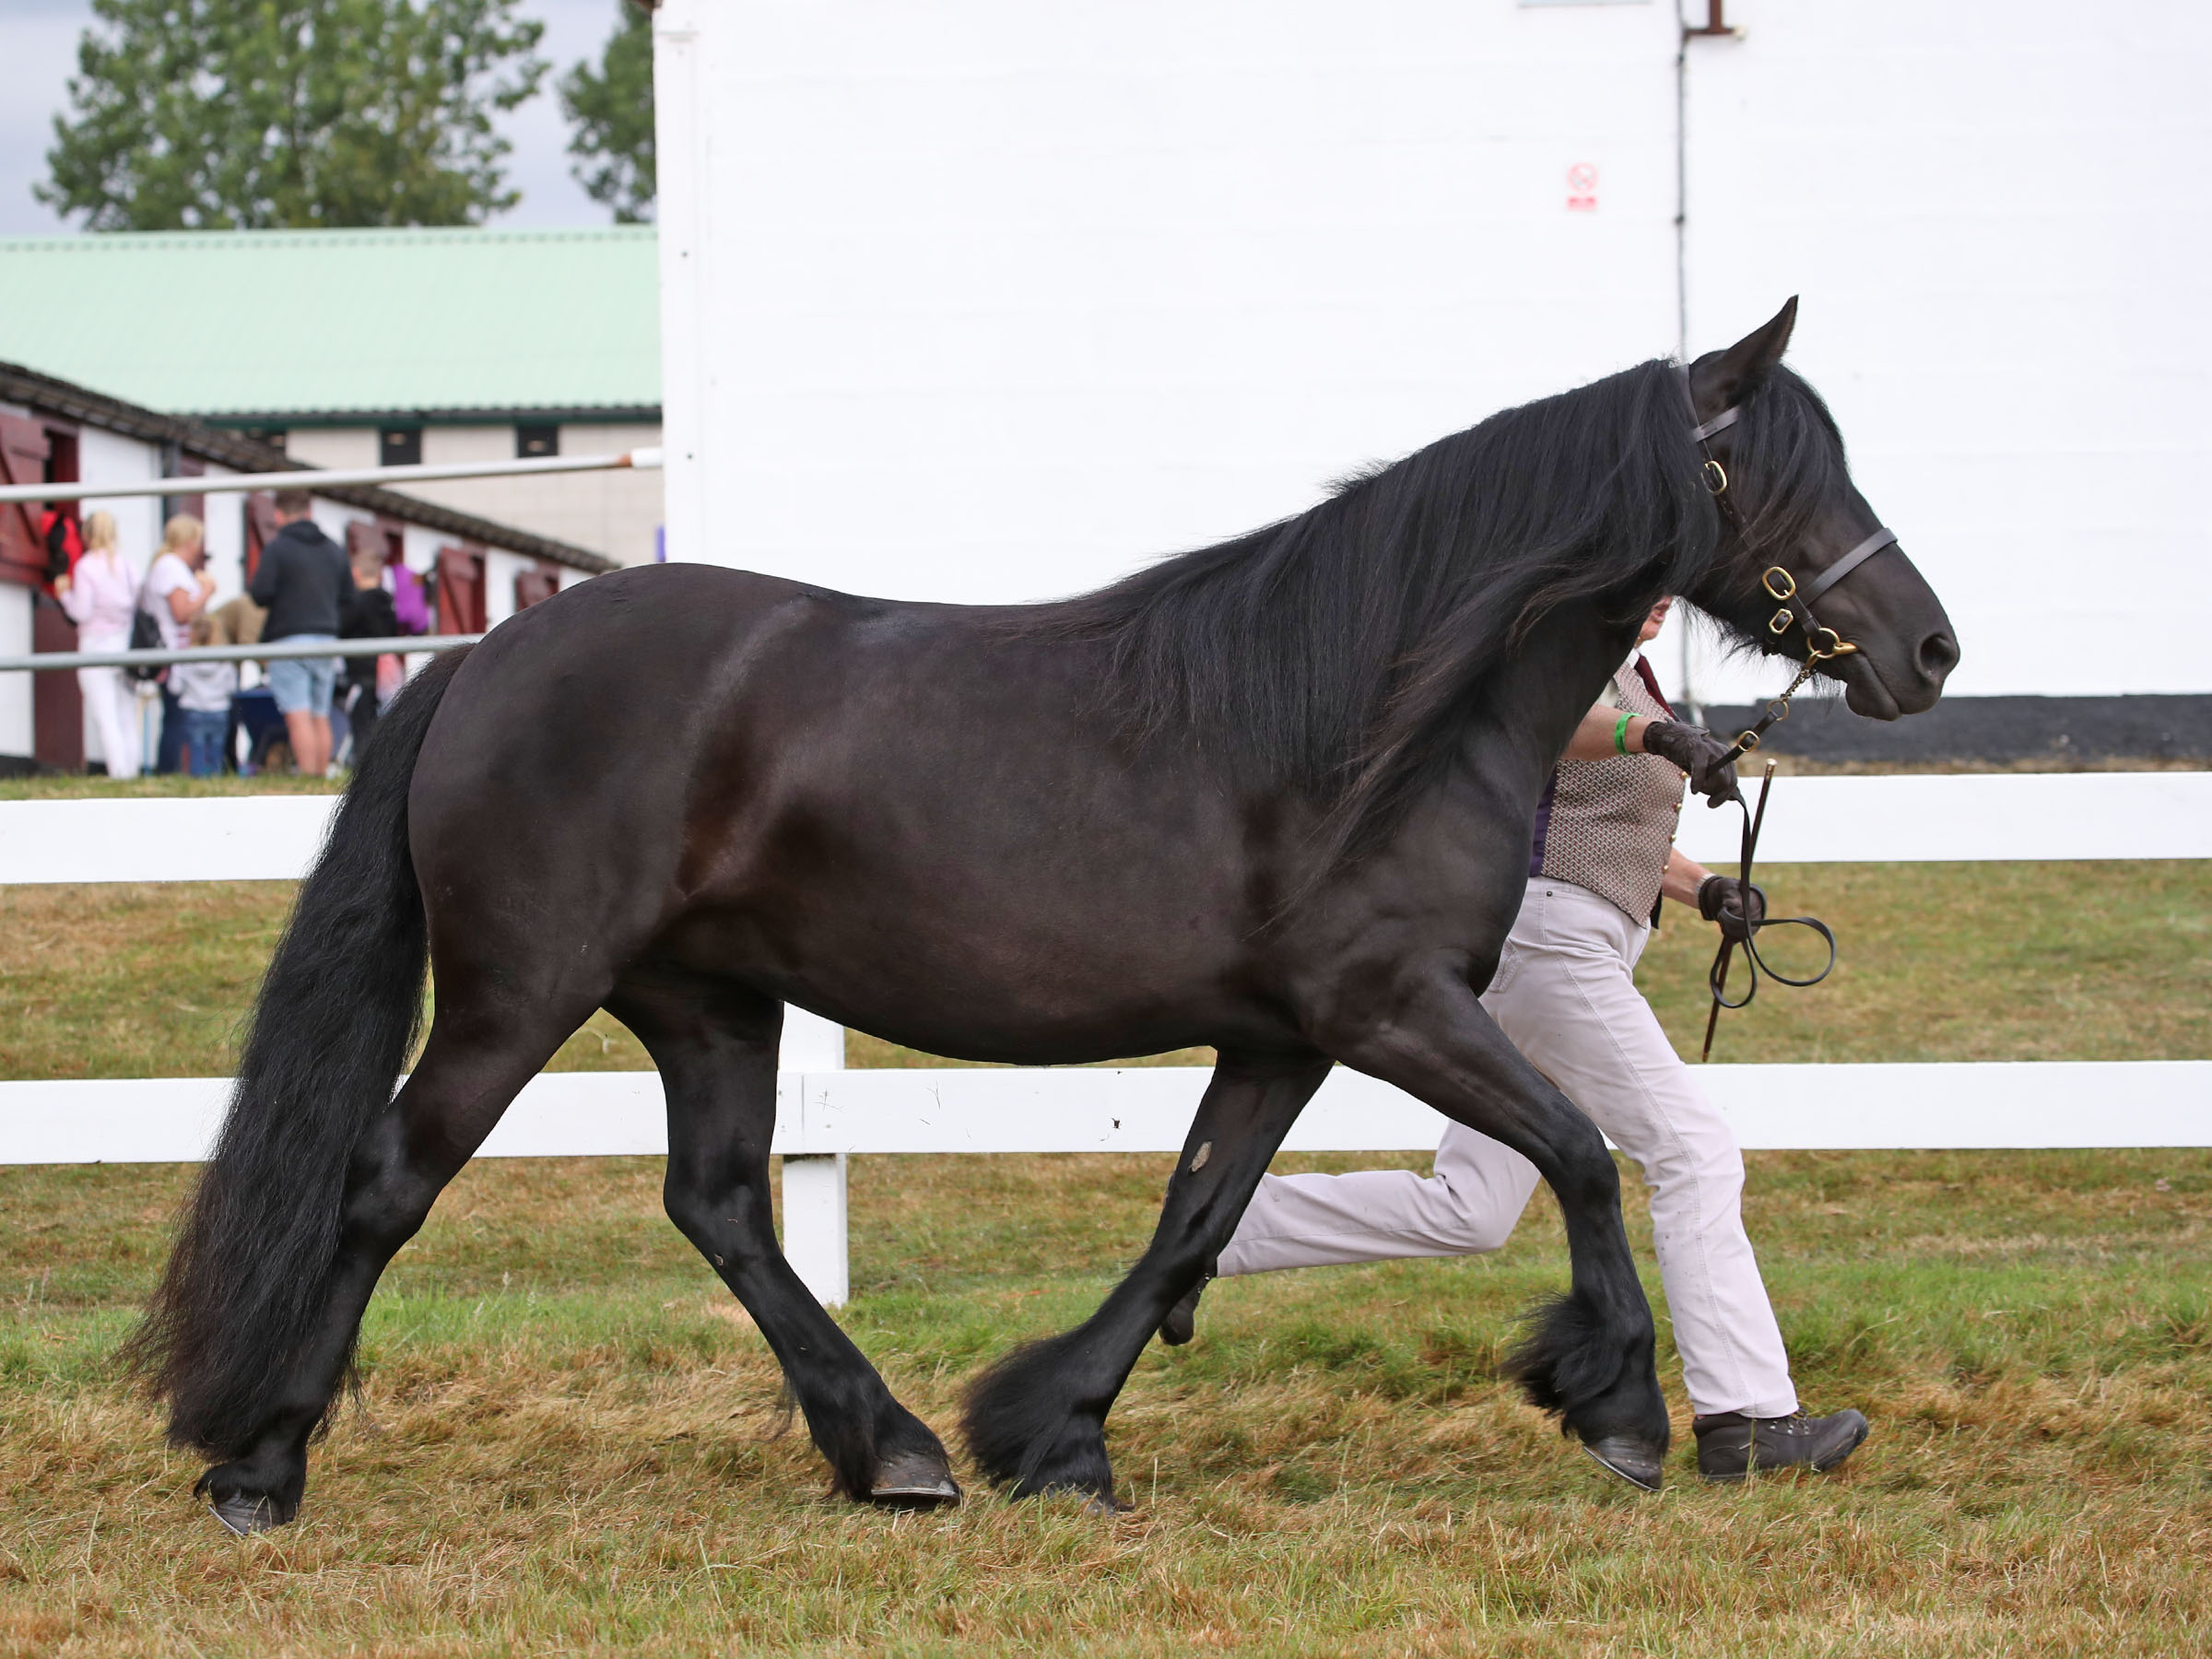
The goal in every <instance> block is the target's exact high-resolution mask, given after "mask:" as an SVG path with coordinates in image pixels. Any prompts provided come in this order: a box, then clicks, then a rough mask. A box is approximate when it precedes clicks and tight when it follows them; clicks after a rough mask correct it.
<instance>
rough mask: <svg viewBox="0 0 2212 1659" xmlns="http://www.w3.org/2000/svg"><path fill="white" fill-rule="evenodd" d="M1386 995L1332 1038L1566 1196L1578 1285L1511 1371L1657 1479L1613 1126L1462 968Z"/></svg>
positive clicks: (1549, 1406) (1593, 1439)
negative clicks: (1540, 1066)
mask: <svg viewBox="0 0 2212 1659" xmlns="http://www.w3.org/2000/svg"><path fill="white" fill-rule="evenodd" d="M1380 1002H1381V1004H1382V1007H1381V1008H1380V1009H1379V1010H1373V1011H1371V1012H1370V1013H1369V1014H1368V1015H1367V1016H1366V1017H1363V1018H1354V1019H1347V1020H1337V1021H1332V1022H1331V1024H1332V1027H1333V1029H1332V1030H1330V1032H1329V1034H1328V1036H1327V1037H1326V1038H1325V1039H1324V1047H1326V1048H1327V1049H1328V1050H1329V1052H1330V1053H1333V1054H1334V1055H1335V1057H1336V1058H1337V1059H1339V1060H1341V1061H1343V1062H1344V1063H1345V1064H1346V1065H1351V1066H1354V1067H1356V1068H1358V1069H1359V1070H1360V1071H1363V1072H1366V1073H1368V1074H1369V1075H1370V1076H1371V1077H1381V1078H1382V1079H1383V1080H1384V1081H1385V1082H1389V1083H1394V1084H1396V1085H1397V1086H1398V1087H1399V1088H1403V1089H1404V1090H1406V1093H1408V1094H1410V1095H1412V1096H1413V1097H1414V1098H1415V1099H1417V1100H1423V1101H1426V1102H1427V1103H1428V1104H1429V1105H1430V1106H1433V1107H1435V1108H1436V1110H1437V1111H1439V1112H1442V1113H1443V1114H1444V1115H1445V1116H1446V1117H1449V1118H1452V1119H1454V1120H1455V1121H1457V1122H1459V1123H1462V1124H1465V1125H1466V1126H1467V1127H1468V1128H1470V1129H1473V1130H1476V1131H1477V1132H1478V1133H1480V1134H1483V1135H1488V1136H1489V1137H1490V1138H1491V1139H1493V1140H1497V1141H1501V1142H1503V1143H1504V1144H1505V1145H1506V1146H1508V1147H1512V1149H1513V1150H1514V1151H1516V1152H1518V1153H1520V1154H1521V1155H1522V1156H1523V1157H1524V1158H1526V1159H1528V1160H1529V1161H1530V1162H1531V1163H1533V1164H1535V1166H1536V1170H1537V1172H1538V1173H1540V1174H1541V1175H1542V1176H1543V1177H1544V1179H1545V1181H1546V1182H1547V1183H1549V1185H1550V1187H1551V1190H1552V1192H1553V1193H1554V1194H1557V1195H1558V1197H1559V1209H1560V1212H1561V1214H1562V1215H1563V1216H1564V1218H1565V1219H1566V1223H1567V1247H1568V1254H1569V1258H1570V1261H1571V1266H1572V1272H1573V1282H1572V1286H1571V1288H1570V1290H1569V1291H1568V1293H1567V1294H1566V1295H1565V1296H1562V1297H1559V1298H1557V1299H1555V1300H1553V1301H1552V1302H1551V1303H1550V1305H1549V1306H1547V1308H1545V1309H1544V1310H1543V1311H1542V1312H1541V1313H1540V1314H1539V1315H1538V1317H1537V1320H1536V1323H1535V1326H1534V1328H1533V1329H1532V1330H1531V1332H1530V1333H1529V1335H1528V1336H1527V1337H1526V1339H1525V1340H1524V1342H1523V1343H1522V1344H1521V1346H1520V1347H1518V1348H1516V1349H1515V1350H1514V1352H1513V1354H1512V1357H1511V1358H1510V1359H1509V1360H1508V1362H1507V1370H1508V1373H1509V1374H1510V1375H1512V1377H1513V1378H1514V1379H1515V1380H1516V1381H1517V1382H1520V1384H1521V1386H1522V1388H1523V1389H1524V1391H1525V1393H1526V1394H1527V1395H1528V1397H1529V1398H1530V1399H1531V1400H1532V1401H1534V1402H1535V1404H1536V1405H1537V1406H1541V1407H1543V1408H1544V1409H1545V1410H1547V1411H1551V1412H1557V1413H1558V1414H1559V1417H1560V1418H1561V1427H1562V1430H1565V1431H1568V1432H1571V1433H1574V1434H1576V1435H1579V1436H1580V1437H1581V1439H1582V1441H1583V1444H1584V1446H1586V1447H1587V1448H1588V1449H1589V1451H1590V1453H1591V1455H1592V1456H1594V1457H1595V1458H1596V1459H1597V1460H1598V1461H1599V1462H1600V1463H1603V1464H1604V1465H1606V1467H1607V1468H1609V1469H1612V1470H1613V1471H1614V1472H1615V1473H1616V1474H1618V1475H1621V1476H1623V1477H1627V1478H1628V1479H1630V1480H1632V1481H1634V1482H1635V1483H1636V1484H1637V1485H1639V1486H1642V1487H1646V1488H1652V1489H1654V1490H1655V1489H1656V1488H1658V1485H1659V1478H1660V1466H1661V1464H1662V1462H1663V1461H1664V1459H1665V1455H1666V1446H1667V1441H1668V1438H1669V1429H1668V1424H1667V1416H1666V1402H1665V1397H1664V1396H1663V1395H1662V1394H1660V1392H1659V1375H1658V1369H1657V1366H1656V1364H1655V1362H1654V1359H1653V1328H1652V1308H1651V1303H1650V1301H1649V1300H1647V1299H1646V1298H1645V1296H1644V1294H1643V1286H1642V1284H1641V1282H1640V1281H1639V1280H1638V1278H1637V1277H1636V1265H1635V1261H1634V1259H1633V1258H1632V1257H1631V1256H1630V1253H1629V1236H1628V1230H1627V1228H1626V1227H1625V1226H1623V1224H1622V1222H1621V1217H1620V1175H1619V1172H1618V1171H1617V1170H1616V1169H1615V1168H1614V1165H1613V1157H1612V1154H1611V1153H1610V1152H1608V1151H1607V1150H1606V1139H1605V1136H1604V1135H1601V1134H1599V1133H1598V1129H1597V1125H1596V1124H1593V1123H1592V1122H1591V1121H1590V1120H1589V1119H1588V1118H1587V1117H1585V1116H1584V1115H1583V1112H1582V1111H1581V1110H1580V1109H1579V1108H1578V1107H1576V1106H1575V1104H1574V1102H1573V1101H1571V1100H1569V1099H1568V1098H1567V1097H1566V1096H1565V1095H1563V1094H1561V1093H1560V1092H1559V1089H1557V1088H1554V1087H1553V1086H1552V1084H1551V1083H1550V1081H1549V1080H1548V1079H1547V1078H1546V1077H1545V1076H1544V1074H1543V1073H1541V1072H1539V1071H1538V1070H1537V1069H1536V1068H1535V1066H1534V1065H1530V1064H1529V1062H1528V1061H1527V1060H1526V1059H1524V1057H1523V1056H1522V1053H1521V1052H1520V1051H1519V1050H1518V1049H1516V1048H1515V1047H1513V1045H1512V1042H1511V1041H1508V1040H1507V1038H1506V1035H1505V1033H1504V1032H1503V1031H1501V1030H1499V1029H1498V1026H1497V1023H1496V1022H1495V1021H1494V1020H1492V1019H1491V1018H1490V1016H1489V1014H1488V1011H1487V1010H1486V1009H1485V1008H1484V1007H1483V1006H1482V1005H1481V1004H1480V1003H1479V1002H1477V1000H1476V997H1475V993H1474V991H1473V990H1472V989H1470V988H1469V986H1468V984H1467V982H1466V980H1465V978H1464V977H1463V976H1462V975H1461V974H1460V973H1459V972H1458V971H1454V970H1453V968H1451V967H1448V966H1447V967H1440V968H1438V969H1436V970H1433V971H1423V972H1422V973H1420V974H1419V975H1418V976H1417V977H1415V978H1414V979H1413V980H1412V981H1410V982H1402V983H1401V984H1400V985H1399V986H1398V987H1397V988H1396V989H1395V990H1394V992H1393V993H1392V994H1387V995H1385V996H1384V997H1382V998H1381V999H1380ZM1591 1036H1592V1041H1604V1040H1605V1039H1604V1033H1602V1032H1598V1031H1594V1032H1593V1033H1592V1034H1591Z"/></svg>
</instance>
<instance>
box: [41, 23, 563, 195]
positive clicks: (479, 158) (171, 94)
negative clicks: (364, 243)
mask: <svg viewBox="0 0 2212 1659" xmlns="http://www.w3.org/2000/svg"><path fill="white" fill-rule="evenodd" d="M516 4H517V0H92V11H93V15H94V17H95V18H97V19H98V23H97V24H96V25H95V27H94V28H92V29H87V30H86V31H85V34H84V37H83V38H82V40H80V41H78V43H77V69H78V73H77V75H76V76H74V77H73V78H72V79H71V80H70V82H69V100H70V104H71V106H72V107H71V111H70V112H69V114H68V115H67V116H63V115H57V116H55V117H54V122H53V133H54V144H53V148H52V149H50V150H48V151H47V152H46V165H47V167H48V169H49V171H50V174H51V177H50V179H49V181H48V182H46V183H43V184H40V185H37V186H35V187H34V194H36V195H37V196H38V198H39V200H41V202H44V203H46V204H47V205H48V206H51V207H53V208H54V209H55V210H56V211H57V212H59V213H61V214H63V215H64V216H67V215H70V214H76V213H81V214H83V215H84V216H85V223H86V225H87V227H88V229H94V230H178V229H244V228H253V229H259V228H266V227H278V226H280V227H288V228H306V227H315V226H335V225H465V224H480V223H482V222H483V220H484V218H485V217H486V216H487V215H488V214H493V213H497V212H500V210H502V209H504V208H507V207H512V206H514V204H515V202H516V201H517V200H519V199H520V197H519V195H518V194H517V193H516V192H514V191H512V190H510V189H508V188H506V175H505V172H504V171H503V169H502V168H501V166H500V161H501V159H503V158H504V157H505V156H506V154H507V151H508V148H509V146H508V144H507V141H506V140H505V139H504V138H501V137H500V135H498V134H497V133H496V132H494V131H493V129H492V117H493V115H494V113H495V112H504V111H508V110H512V109H513V108H514V107H515V106H516V105H517V104H520V103H521V102H523V101H524V100H525V99H527V98H529V97H531V96H532V95H533V94H535V92H536V90H537V88H538V83H539V82H540V80H541V79H542V78H543V77H544V76H545V73H546V64H545V62H544V60H543V59H541V58H539V57H538V56H537V55H536V47H537V41H538V37H539V35H540V34H542V33H543V32H544V27H545V26H544V25H543V24H540V23H536V22H533V21H529V20H527V19H524V18H516V17H515V16H514V10H515V6H516ZM101 26H104V28H103V27H101Z"/></svg>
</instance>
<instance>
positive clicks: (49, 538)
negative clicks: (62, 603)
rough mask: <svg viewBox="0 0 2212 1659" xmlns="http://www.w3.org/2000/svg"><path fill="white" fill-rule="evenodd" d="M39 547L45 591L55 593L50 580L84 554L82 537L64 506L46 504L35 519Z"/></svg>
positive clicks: (57, 578)
mask: <svg viewBox="0 0 2212 1659" xmlns="http://www.w3.org/2000/svg"><path fill="white" fill-rule="evenodd" d="M39 546H41V547H44V548H45V549H46V591H47V592H48V593H50V594H59V592H60V590H59V589H58V588H56V587H55V586H54V583H55V582H59V581H61V580H62V578H63V577H65V576H66V575H68V574H69V572H70V571H74V570H76V561H77V560H78V559H82V558H83V557H84V556H85V544H84V538H83V537H82V536H81V535H79V533H78V531H77V524H76V518H75V516H73V515H72V513H71V512H70V511H69V509H68V507H67V506H61V507H49V508H47V509H46V514H45V516H44V517H43V518H41V519H40V520H39Z"/></svg>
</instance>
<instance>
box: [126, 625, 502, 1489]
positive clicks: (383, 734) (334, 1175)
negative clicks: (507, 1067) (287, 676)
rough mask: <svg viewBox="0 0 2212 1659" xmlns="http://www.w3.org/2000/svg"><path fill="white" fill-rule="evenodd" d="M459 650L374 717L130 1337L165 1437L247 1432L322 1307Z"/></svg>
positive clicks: (411, 958)
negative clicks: (411, 805)
mask: <svg viewBox="0 0 2212 1659" xmlns="http://www.w3.org/2000/svg"><path fill="white" fill-rule="evenodd" d="M464 655H465V653H464V652H453V653H450V654H448V655H445V656H441V657H440V658H439V659H438V660H437V661H436V662H434V663H432V664H431V665H430V666H429V669H428V670H426V671H425V672H424V673H422V674H421V675H418V677H416V678H415V680H414V681H413V683H411V684H410V685H409V686H408V687H407V688H406V690H405V691H404V692H403V693H402V694H401V696H400V698H399V700H397V701H396V702H395V703H394V705H393V707H392V711H391V712H390V713H388V714H386V715H385V716H384V717H383V718H382V720H381V721H379V722H378V723H377V727H376V731H375V734H374V735H373V736H372V737H371V741H370V743H369V745H368V748H367V751H366V753H364V754H363V755H362V756H361V758H360V759H359V764H358V765H357V767H356V769H355V771H354V775H353V782H352V783H351V784H350V785H349V786H348V787H347V791H346V795H345V799H344V800H343V801H341V802H340V803H339V806H338V810H337V815H336V818H335V822H334V823H333V824H332V826H331V831H330V840H329V841H328V842H327V843H326V844H325V845H324V849H323V854H322V856H321V858H319V859H318V860H317V861H316V863H315V867H314V869H313V870H312V872H311V873H310V874H309V876H308V877H307V880H306V881H305V882H304V883H303V884H302V885H301V887H300V897H299V900H298V902H297V903H295V904H294V905H293V907H292V917H291V921H290V923H289V924H288V925H287V926H286V928H285V930H284V937H283V938H282V940H280V941H279V942H278V944H277V954H276V956H275V958H274V959H272V960H271V961H270V963H269V971H268V973H267V975H266V977H265V978H264V979H263V981H262V984H261V994H260V997H259V999H258V1000H257V1001H256V1003H255V1005H254V1008H253V1024H252V1026H251V1028H250V1029H249V1030H248V1032H247V1034H246V1041H245V1048H244V1052H243V1053H242V1054H241V1057H240V1062H239V1068H238V1084H237V1090H236V1092H235V1093H234V1094H233V1096H232V1097H231V1101H230V1112H229V1116H228V1117H227V1118H226V1119H225V1120H224V1124H223V1130H222V1135H221V1137H220V1138H219V1140H218V1142H217V1144H216V1148H215V1156H214V1159H212V1160H211V1161H210V1162H209V1163H208V1165H207V1168H206V1171H204V1172H203V1173H202V1175H201V1177H200V1182H199V1187H198V1190H197V1191H196V1192H195V1193H194V1195H193V1199H192V1203H191V1206H190V1207H189V1208H188V1210H187V1211H186V1213H185V1216H184V1218H183V1222H182V1227H181V1228H180V1229H179V1231H178V1236H177V1241H176V1248H175V1250H174V1252H173V1253H171V1256H170V1259H169V1267H168V1270H167V1271H166V1272H165V1273H164V1275H163V1276H162V1279H161V1284H160V1288H159V1289H158V1290H156V1291H155V1293H154V1299H153V1303H152V1306H151V1307H150V1308H149V1310H148V1311H147V1318H146V1321H145V1323H144V1324H142V1325H141V1326H140V1327H139V1328H138V1330H137V1332H136V1333H135V1335H133V1336H132V1337H131V1340H130V1343H129V1345H128V1347H127V1348H126V1350H125V1352H126V1358H127V1359H128V1361H129V1363H130V1364H131V1366H132V1368H133V1369H134V1370H135V1371H136V1372H137V1373H138V1374H139V1375H140V1376H142V1377H143V1378H145V1379H146V1381H147V1382H148V1384H149V1385H150V1386H151V1388H152V1389H153V1391H154V1393H155V1394H157V1395H160V1396H165V1397H166V1398H167V1399H168V1401H169V1404H170V1430H169V1432H170V1439H171V1441H174V1442H175V1443H177V1444H179V1445H191V1446H196V1447H198V1448H200V1449H201V1450H202V1451H204V1452H207V1453H212V1454H214V1455H216V1456H218V1457H230V1456H236V1455H238V1454H240V1453H242V1452H243V1451H244V1450H245V1449H246V1448H247V1446H249V1445H250V1444H251V1443H252V1441H253V1437H254V1435H255V1434H256V1433H257V1432H258V1431H259V1430H260V1429H261V1428H262V1426H263V1425H264V1424H265V1422H266V1421H267V1420H268V1418H269V1417H270V1415H271V1413H272V1411H273V1410H274V1409H275V1406H276V1402H277V1393H278V1390H279V1389H280V1388H281V1387H282V1385H283V1380H284V1377H285V1374H286V1372H287V1371H288V1369H289V1367H288V1361H290V1360H291V1359H293V1357H294V1356H295V1355H296V1354H297V1353H298V1352H299V1350H300V1346H301V1344H302V1343H303V1342H305V1341H306V1340H307V1338H308V1337H309V1336H310V1335H312V1332H313V1330H314V1328H315V1325H316V1323H317V1321H318V1320H319V1318H320V1317H321V1315H322V1312H323V1309H324V1300H325V1298H326V1294H327V1290H328V1281H329V1277H330V1269H331V1265H332V1264H333V1262H334V1261H335V1257H336V1254H337V1246H338V1230H339V1213H340V1208H341V1206H342V1204H343V1202H344V1196H345V1190H346V1175H347V1166H348V1163H349V1162H350V1160H351V1159H352V1156H353V1150H354V1146H355V1143H356V1142H357V1140H358V1139H359V1136H360V1134H361V1132H362V1130H363V1128H364V1127H365V1126H366V1125H367V1124H368V1123H369V1122H370V1120H371V1118H372V1117H374V1116H375V1114H376V1113H378V1112H381V1111H382V1110H383V1108H384V1107H385V1106H386V1105H388V1104H389V1103H390V1102H391V1099H392V1088H393V1085H394V1081H395V1080H396V1079H397V1077H398V1075H399V1070H400V1067H401V1066H403V1065H406V1057H407V1052H408V1050H409V1048H410V1047H412V1045H413V1043H414V1041H415V1036H416V1032H417V1030H418V1027H419V1024H420V1021H421V1014H422V984H423V973H424V971H425V968H426V965H427V960H428V956H429V943H428V928H427V925H426V924H425V921H424V917H423V908H422V895H421V892H420V890H419V889H418V888H417V886H416V883H415V865H414V860H413V858H412V857H411V855H410V853H409V852H408V845H407V789H408V784H409V782H411V780H412V779H413V776H414V772H415V760H416V757H417V756H418V754H419V753H420V752H421V748H422V742H423V738H424V736H425V735H426V734H427V733H428V732H429V726H430V720H431V717H432V716H433V715H434V714H436V713H437V712H438V704H439V701H440V700H441V698H442V697H443V696H444V695H445V688H446V686H447V684H448V683H449V682H450V681H451V680H452V678H453V671H454V670H455V669H456V668H457V667H459V666H460V663H461V659H462V657H463V656H464Z"/></svg>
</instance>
